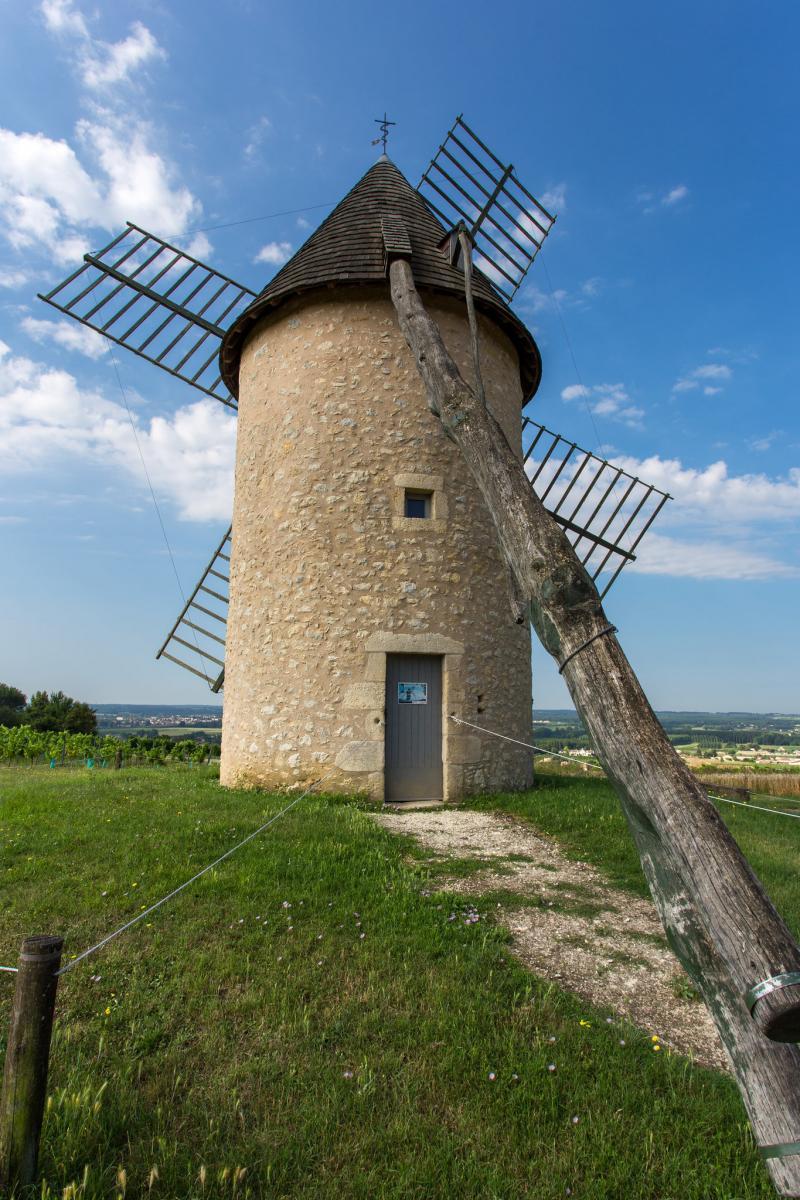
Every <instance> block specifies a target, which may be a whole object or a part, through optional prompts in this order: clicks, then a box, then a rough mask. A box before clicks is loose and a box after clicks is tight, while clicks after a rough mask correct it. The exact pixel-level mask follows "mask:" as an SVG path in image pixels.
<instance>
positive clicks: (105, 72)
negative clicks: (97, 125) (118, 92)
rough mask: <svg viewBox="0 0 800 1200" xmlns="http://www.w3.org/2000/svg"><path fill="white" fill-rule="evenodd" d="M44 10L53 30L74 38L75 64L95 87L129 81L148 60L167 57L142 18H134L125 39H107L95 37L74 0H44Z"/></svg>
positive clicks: (99, 87) (95, 88)
mask: <svg viewBox="0 0 800 1200" xmlns="http://www.w3.org/2000/svg"><path fill="white" fill-rule="evenodd" d="M41 13H42V16H43V18H44V23H45V26H46V27H47V29H49V31H50V32H51V33H54V34H56V35H57V36H60V37H62V38H67V37H69V38H72V39H73V40H74V42H75V65H76V67H77V69H78V72H79V74H80V77H81V80H82V81H83V83H84V85H85V86H86V87H87V88H89V89H91V90H92V91H100V90H103V89H105V88H110V87H115V86H118V85H119V84H121V83H125V82H128V81H129V80H130V78H131V76H132V75H133V74H134V72H135V71H137V70H138V69H139V68H140V67H142V66H144V65H145V63H148V62H153V61H156V60H159V59H160V60H164V59H166V57H167V55H166V52H165V51H164V49H163V48H162V47H161V46H160V45H159V44H158V42H157V40H156V38H155V37H154V35H153V34H152V32H151V31H150V30H149V29H148V28H147V26H146V25H143V24H142V22H141V21H134V23H133V25H131V29H130V33H129V34H128V36H127V37H126V38H123V39H122V41H119V42H104V41H101V40H100V39H99V38H93V37H92V34H91V31H90V29H89V25H88V23H87V21H86V18H85V17H84V16H83V14H82V13H81V12H80V11H79V10H78V9H76V8H75V7H74V5H73V4H72V3H71V0H43V3H42V5H41Z"/></svg>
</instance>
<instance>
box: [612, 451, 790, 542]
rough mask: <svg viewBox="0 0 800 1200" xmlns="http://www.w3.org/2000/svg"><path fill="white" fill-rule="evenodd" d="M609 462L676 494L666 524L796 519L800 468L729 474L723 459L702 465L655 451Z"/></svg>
mask: <svg viewBox="0 0 800 1200" xmlns="http://www.w3.org/2000/svg"><path fill="white" fill-rule="evenodd" d="M613 461H614V464H615V465H616V466H619V467H622V468H623V470H625V471H628V472H629V474H631V475H638V476H639V477H640V478H641V479H646V480H647V482H648V483H653V484H655V486H656V487H658V488H661V490H662V491H665V492H669V493H670V495H672V496H673V497H674V503H673V504H670V505H668V506H667V508H666V510H665V517H666V519H667V520H668V521H669V522H670V523H676V522H678V523H680V524H684V525H686V524H693V525H697V526H708V527H711V526H713V527H715V528H717V527H720V526H730V527H741V526H742V525H743V524H745V525H746V524H749V523H753V522H759V521H768V522H773V521H779V522H785V521H793V520H798V519H800V467H792V468H791V469H790V470H789V471H788V472H787V474H786V475H785V476H779V477H777V478H771V477H769V476H768V475H764V474H763V473H757V474H745V475H730V474H729V472H728V466H727V463H725V462H724V461H722V460H721V459H720V460H719V461H717V462H715V463H711V464H710V465H709V466H708V467H705V468H703V469H697V468H694V467H684V466H683V464H682V463H681V462H680V460H679V459H663V458H660V457H659V456H658V455H654V456H652V457H650V458H645V459H638V458H632V457H626V456H622V455H617V456H616V457H615V458H614V460H613Z"/></svg>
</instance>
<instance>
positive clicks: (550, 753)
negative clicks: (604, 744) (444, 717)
mask: <svg viewBox="0 0 800 1200" xmlns="http://www.w3.org/2000/svg"><path fill="white" fill-rule="evenodd" d="M450 720H451V721H455V723H456V725H466V726H468V727H469V728H470V729H477V730H478V731H479V732H480V733H486V734H488V735H489V736H490V737H496V738H499V739H500V740H501V741H504V742H513V744H514V745H515V746H524V747H525V749H526V750H532V751H533V752H534V754H544V755H547V757H548V758H560V759H562V760H563V761H564V762H568V763H570V764H571V765H572V766H573V767H574V766H582V767H587V768H591V770H593V771H601V772H602V774H603V775H604V776H605V775H606V772H605V769H604V768H603V767H601V766H600V764H599V763H593V762H585V761H584V762H580V761H576V759H575V756H574V755H571V754H559V753H558V752H557V751H556V750H545V749H544V747H542V746H534V745H533V744H532V743H531V742H521V741H520V740H519V738H512V737H507V736H506V735H505V734H504V733H498V732H497V730H496V729H487V728H486V727H485V726H483V725H475V724H474V723H473V722H472V721H465V720H464V719H463V718H462V717H454V716H452V715H451V717H450ZM606 778H607V776H606ZM698 783H700V786H701V787H702V786H703V784H702V781H701V780H698ZM706 794H707V795H708V798H709V800H719V801H720V802H721V803H722V804H733V805H736V807H737V808H752V809H754V810H755V811H757V812H765V813H772V815H773V816H776V817H791V818H793V819H794V820H795V821H800V813H796V812H785V811H784V810H783V809H780V808H766V807H765V806H764V805H763V804H750V803H748V802H747V801H745V800H731V799H729V798H728V797H727V796H715V795H713V794H712V793H711V792H709V791H707V790H706ZM776 799H779V797H776ZM790 803H791V801H790Z"/></svg>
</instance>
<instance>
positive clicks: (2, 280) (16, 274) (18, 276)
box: [0, 267, 28, 289]
mask: <svg viewBox="0 0 800 1200" xmlns="http://www.w3.org/2000/svg"><path fill="white" fill-rule="evenodd" d="M27 282H28V276H27V274H26V273H25V271H13V270H6V269H5V268H4V267H0V288H9V289H12V288H20V287H24V285H25V284H26V283H27Z"/></svg>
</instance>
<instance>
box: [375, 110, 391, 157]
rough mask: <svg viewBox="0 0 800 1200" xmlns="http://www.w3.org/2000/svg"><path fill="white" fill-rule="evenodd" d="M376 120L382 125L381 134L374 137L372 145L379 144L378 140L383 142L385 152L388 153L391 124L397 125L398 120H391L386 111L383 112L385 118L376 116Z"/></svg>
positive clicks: (376, 122) (377, 123)
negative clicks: (387, 145)
mask: <svg viewBox="0 0 800 1200" xmlns="http://www.w3.org/2000/svg"><path fill="white" fill-rule="evenodd" d="M374 120H375V124H376V125H380V127H381V136H380V137H376V138H373V139H372V145H373V146H377V144H378V142H383V153H384V154H385V153H386V143H387V141H388V140H389V126H390V125H396V124H397V121H390V120H389V118H388V117H387V116H386V113H384V114H383V119H381V118H380V117H375V118H374Z"/></svg>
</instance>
